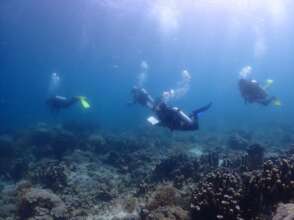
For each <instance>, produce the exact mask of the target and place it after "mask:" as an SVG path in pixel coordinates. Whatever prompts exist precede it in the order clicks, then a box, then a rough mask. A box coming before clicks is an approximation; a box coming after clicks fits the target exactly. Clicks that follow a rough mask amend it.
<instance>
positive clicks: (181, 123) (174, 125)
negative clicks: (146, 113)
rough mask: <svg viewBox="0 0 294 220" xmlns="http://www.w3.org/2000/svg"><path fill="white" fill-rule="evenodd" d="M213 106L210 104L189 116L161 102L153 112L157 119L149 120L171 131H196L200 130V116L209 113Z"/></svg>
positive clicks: (150, 118) (151, 118)
mask: <svg viewBox="0 0 294 220" xmlns="http://www.w3.org/2000/svg"><path fill="white" fill-rule="evenodd" d="M211 105H212V103H209V104H207V105H205V106H203V107H201V108H199V109H196V110H194V111H192V112H191V113H190V114H189V115H187V114H185V113H184V112H183V111H182V110H181V109H179V108H177V107H170V106H168V105H167V104H166V103H165V102H163V101H160V102H159V103H158V104H157V105H156V106H155V108H154V110H153V111H154V113H155V114H156V118H155V117H153V116H151V117H149V118H148V119H147V120H148V121H149V122H150V123H151V124H152V125H158V126H162V127H167V128H169V129H170V130H171V131H174V130H179V131H195V130H198V129H199V122H198V115H199V114H200V113H201V112H205V111H207V110H208V109H209V108H210V107H211Z"/></svg>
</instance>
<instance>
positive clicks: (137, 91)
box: [129, 86, 154, 109]
mask: <svg viewBox="0 0 294 220" xmlns="http://www.w3.org/2000/svg"><path fill="white" fill-rule="evenodd" d="M131 94H132V96H133V100H132V101H131V102H129V104H136V103H138V104H140V105H142V106H144V107H147V108H149V109H153V108H154V99H153V98H152V97H151V95H149V93H148V92H147V91H146V90H145V89H144V88H138V87H136V86H134V87H133V89H132V90H131Z"/></svg>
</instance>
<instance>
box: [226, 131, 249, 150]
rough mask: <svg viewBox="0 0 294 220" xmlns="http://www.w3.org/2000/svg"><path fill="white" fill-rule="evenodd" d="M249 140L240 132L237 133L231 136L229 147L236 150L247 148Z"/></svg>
mask: <svg viewBox="0 0 294 220" xmlns="http://www.w3.org/2000/svg"><path fill="white" fill-rule="evenodd" d="M248 145H249V142H248V140H247V139H245V138H244V137H242V136H241V135H240V134H238V133H235V134H233V135H232V136H230V137H229V140H228V147H229V148H231V149H234V150H246V148H247V146H248Z"/></svg>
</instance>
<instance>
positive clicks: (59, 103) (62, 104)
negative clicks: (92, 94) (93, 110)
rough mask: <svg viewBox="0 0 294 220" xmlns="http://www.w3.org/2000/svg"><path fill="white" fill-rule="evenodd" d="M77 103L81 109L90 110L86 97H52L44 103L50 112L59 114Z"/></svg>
mask: <svg viewBox="0 0 294 220" xmlns="http://www.w3.org/2000/svg"><path fill="white" fill-rule="evenodd" d="M77 102H80V103H81V105H82V106H83V108H85V109H87V108H90V104H89V103H88V101H87V98H86V97H83V96H74V97H71V98H66V97H63V96H53V97H50V98H49V99H47V101H46V103H47V105H48V107H49V108H50V110H51V111H52V112H59V111H60V110H62V109H67V108H69V107H71V106H73V105H74V104H76V103H77Z"/></svg>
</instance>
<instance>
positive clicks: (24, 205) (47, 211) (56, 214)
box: [18, 188, 67, 220]
mask: <svg viewBox="0 0 294 220" xmlns="http://www.w3.org/2000/svg"><path fill="white" fill-rule="evenodd" d="M66 211H67V210H66V206H65V204H64V203H63V201H62V200H61V199H60V198H59V197H58V196H57V195H55V194H54V193H51V192H49V191H47V190H43V189H36V188H30V189H27V190H26V191H25V192H22V195H21V196H20V202H19V207H18V212H19V216H20V219H27V220H34V219H36V220H37V219H48V220H50V219H52V220H55V219H56V220H65V219H66Z"/></svg>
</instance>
